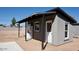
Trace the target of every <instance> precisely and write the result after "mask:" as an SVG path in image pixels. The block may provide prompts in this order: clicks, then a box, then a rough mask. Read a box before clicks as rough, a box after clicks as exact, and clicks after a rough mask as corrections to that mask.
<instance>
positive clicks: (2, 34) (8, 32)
mask: <svg viewBox="0 0 79 59" xmlns="http://www.w3.org/2000/svg"><path fill="white" fill-rule="evenodd" d="M20 33H21V35H20V37H19V38H18V28H9V27H8V28H0V43H7V42H16V43H17V44H18V45H19V46H20V47H21V48H22V49H23V50H24V51H79V38H73V41H72V42H69V43H66V44H63V45H60V46H54V45H51V44H47V46H46V48H45V49H44V50H42V48H41V45H42V42H40V41H37V40H34V39H32V40H29V41H26V40H25V38H24V29H21V32H20Z"/></svg>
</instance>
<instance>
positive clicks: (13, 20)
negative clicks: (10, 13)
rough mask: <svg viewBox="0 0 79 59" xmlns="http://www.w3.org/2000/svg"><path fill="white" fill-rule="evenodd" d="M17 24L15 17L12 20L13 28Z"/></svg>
mask: <svg viewBox="0 0 79 59" xmlns="http://www.w3.org/2000/svg"><path fill="white" fill-rule="evenodd" d="M15 24H16V19H15V17H13V19H12V26H15Z"/></svg>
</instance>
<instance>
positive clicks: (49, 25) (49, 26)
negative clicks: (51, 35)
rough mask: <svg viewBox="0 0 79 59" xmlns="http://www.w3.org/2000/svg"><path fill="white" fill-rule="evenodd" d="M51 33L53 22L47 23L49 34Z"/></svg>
mask: <svg viewBox="0 0 79 59" xmlns="http://www.w3.org/2000/svg"><path fill="white" fill-rule="evenodd" d="M50 31H51V22H49V23H47V32H50Z"/></svg>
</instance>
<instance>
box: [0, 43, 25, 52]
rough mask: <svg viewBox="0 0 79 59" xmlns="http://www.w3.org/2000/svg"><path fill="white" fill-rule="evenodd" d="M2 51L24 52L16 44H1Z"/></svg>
mask: <svg viewBox="0 0 79 59" xmlns="http://www.w3.org/2000/svg"><path fill="white" fill-rule="evenodd" d="M0 51H23V49H22V48H21V47H20V46H19V45H18V44H17V43H16V42H0Z"/></svg>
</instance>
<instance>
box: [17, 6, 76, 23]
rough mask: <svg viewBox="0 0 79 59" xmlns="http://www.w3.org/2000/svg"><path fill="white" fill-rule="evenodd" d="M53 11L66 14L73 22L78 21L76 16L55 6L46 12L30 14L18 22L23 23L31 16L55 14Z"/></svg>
mask: <svg viewBox="0 0 79 59" xmlns="http://www.w3.org/2000/svg"><path fill="white" fill-rule="evenodd" d="M53 13H60V14H62V15H63V16H65V17H66V18H68V20H69V21H70V22H72V23H77V21H76V20H75V19H74V18H72V17H71V16H70V15H68V14H67V13H66V12H64V11H63V10H62V9H60V8H59V7H57V8H54V9H51V10H48V11H46V12H44V13H37V14H33V15H31V16H29V17H27V18H25V19H23V20H20V21H18V22H17V23H23V22H25V21H27V20H28V19H30V18H34V17H38V16H42V15H48V14H53Z"/></svg>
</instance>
